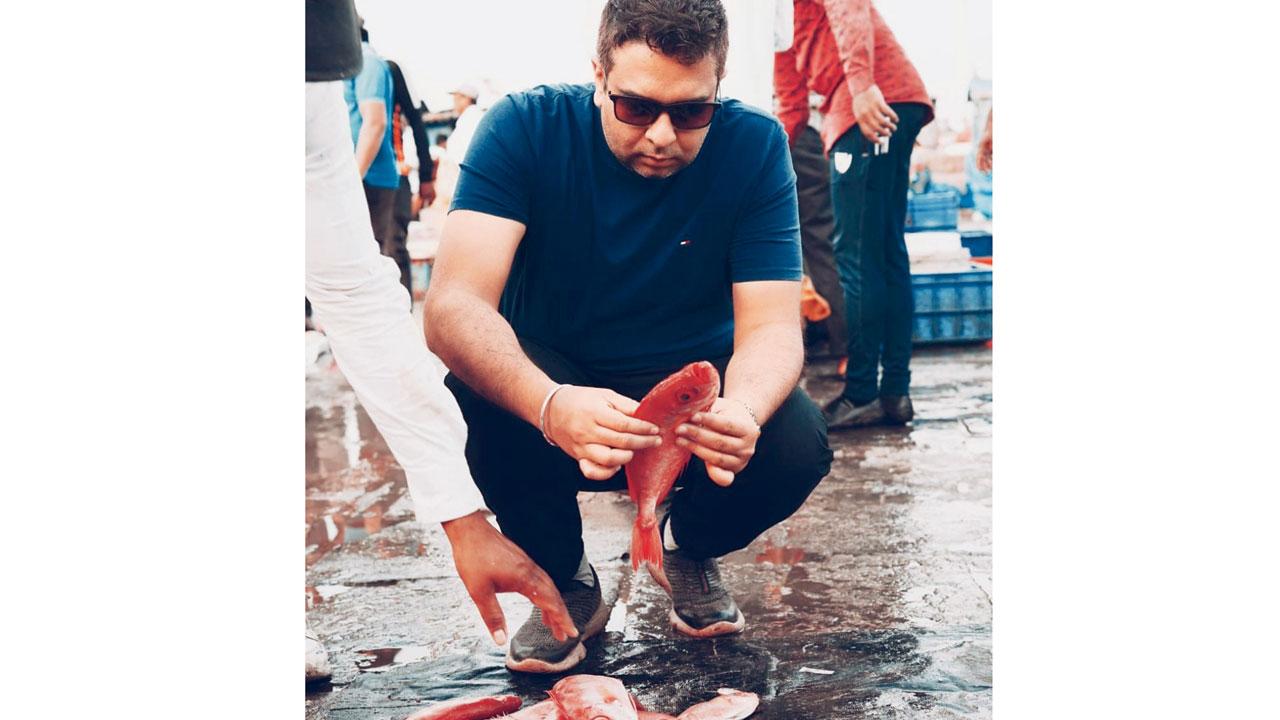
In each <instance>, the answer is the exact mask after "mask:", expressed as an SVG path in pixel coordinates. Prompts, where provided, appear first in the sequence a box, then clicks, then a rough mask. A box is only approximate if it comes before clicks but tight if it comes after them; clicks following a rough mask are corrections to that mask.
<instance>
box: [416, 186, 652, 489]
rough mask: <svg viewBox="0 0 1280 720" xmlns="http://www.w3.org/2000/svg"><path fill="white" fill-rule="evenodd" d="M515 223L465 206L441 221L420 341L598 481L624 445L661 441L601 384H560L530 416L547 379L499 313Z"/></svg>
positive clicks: (628, 450) (516, 234)
mask: <svg viewBox="0 0 1280 720" xmlns="http://www.w3.org/2000/svg"><path fill="white" fill-rule="evenodd" d="M524 231H525V226H524V224H523V223H520V222H517V221H515V220H510V219H507V218H502V217H496V216H493V215H487V214H484V213H480V212H475V211H470V210H454V211H453V212H451V213H449V216H448V217H447V218H446V219H445V225H444V231H443V233H442V236H441V239H440V249H439V251H438V253H437V255H436V261H435V264H434V265H433V267H432V273H431V286H430V287H429V288H428V290H427V299H426V308H425V312H424V316H425V317H424V320H425V324H426V335H427V346H428V347H429V348H430V349H431V351H432V352H434V353H436V355H437V356H439V357H440V359H441V360H442V361H444V364H445V365H446V366H447V367H448V368H449V370H450V371H451V372H452V373H453V374H454V375H456V376H458V378H459V379H461V380H462V381H463V382H464V383H466V384H467V385H468V386H469V387H471V388H472V389H473V390H475V391H476V392H477V393H479V394H480V395H482V396H484V397H485V398H487V399H488V400H489V401H490V402H492V403H494V404H496V405H498V406H499V407H502V408H505V409H506V410H508V411H510V412H511V413H512V414H513V415H515V416H516V417H518V418H520V419H522V420H524V421H525V422H527V423H529V424H530V425H532V426H533V427H535V428H539V429H540V430H543V431H544V432H545V433H546V435H547V437H549V438H550V439H551V440H552V441H553V442H554V443H555V444H556V445H557V446H559V447H560V448H561V449H562V450H563V451H564V452H565V453H567V454H568V455H569V456H570V457H573V458H574V459H575V460H577V461H578V466H579V468H580V469H581V470H582V474H583V475H585V476H586V477H588V478H591V479H594V480H607V479H608V478H610V477H612V476H613V475H614V473H616V472H617V471H618V469H619V468H621V467H622V465H624V464H626V463H628V462H630V461H631V457H632V454H633V453H632V451H633V450H636V449H640V448H646V447H653V446H655V445H658V444H659V443H660V442H661V440H660V438H658V437H657V433H658V428H657V426H655V425H653V424H651V423H647V422H645V421H643V420H637V419H635V418H632V417H630V414H631V413H634V412H635V410H636V408H637V407H638V406H639V403H637V402H636V401H635V400H633V399H631V398H628V397H625V396H623V395H620V394H618V393H616V392H614V391H612V390H608V389H606V388H591V387H577V386H565V387H563V388H561V389H560V390H559V391H558V392H556V393H555V395H554V397H552V400H551V402H550V404H549V405H548V406H547V413H546V423H545V427H543V423H542V418H541V417H540V416H539V413H540V411H541V409H542V404H543V402H544V400H545V399H546V397H547V395H548V393H550V392H551V391H552V390H553V389H555V388H556V385H557V383H555V382H554V381H553V380H551V378H549V377H548V376H547V374H546V373H544V372H543V371H542V370H541V369H539V368H538V366H537V365H534V364H533V361H531V360H530V359H529V358H528V356H527V355H525V354H524V351H523V350H522V349H521V347H520V342H519V340H518V339H517V338H516V334H515V331H514V330H512V328H511V325H510V324H509V323H507V321H506V319H505V318H503V317H502V315H501V314H499V313H498V300H499V299H500V298H501V296H502V289H503V287H504V286H505V284H506V281H507V275H508V274H509V273H510V271H511V263H512V260H513V259H514V257H515V252H516V248H517V247H518V246H519V244H520V240H521V238H523V237H524Z"/></svg>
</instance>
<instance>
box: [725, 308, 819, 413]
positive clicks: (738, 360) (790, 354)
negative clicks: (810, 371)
mask: <svg viewBox="0 0 1280 720" xmlns="http://www.w3.org/2000/svg"><path fill="white" fill-rule="evenodd" d="M803 367H804V341H803V336H802V334H801V332H800V330H799V328H798V327H797V325H796V324H795V323H792V322H779V323H770V324H766V325H761V326H759V327H756V328H754V329H752V330H750V331H749V332H748V333H747V334H746V335H745V336H743V337H741V338H739V339H738V340H737V341H736V342H735V347H734V349H733V358H732V359H730V360H729V367H728V369H727V370H726V371H725V378H724V396H725V398H727V399H730V400H736V401H738V402H741V403H744V404H746V405H747V406H748V407H750V408H751V410H752V411H753V412H755V415H756V421H757V422H758V423H760V424H761V425H764V424H765V422H767V421H768V419H769V418H770V417H771V416H772V415H773V413H774V411H775V410H777V409H778V407H780V406H781V405H782V403H783V402H784V401H785V400H786V399H787V396H788V395H790V394H791V391H792V389H794V388H795V386H796V383H797V382H798V381H799V380H800V371H801V370H802V369H803Z"/></svg>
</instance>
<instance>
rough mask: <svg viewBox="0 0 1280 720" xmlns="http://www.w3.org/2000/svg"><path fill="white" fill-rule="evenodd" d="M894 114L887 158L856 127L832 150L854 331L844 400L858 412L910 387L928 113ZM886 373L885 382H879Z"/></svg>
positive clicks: (911, 108)
mask: <svg viewBox="0 0 1280 720" xmlns="http://www.w3.org/2000/svg"><path fill="white" fill-rule="evenodd" d="M890 107H892V108H893V110H894V112H896V113H897V114H898V129H897V130H895V131H894V132H893V135H892V136H890V138H889V153H888V154H887V155H874V154H872V152H873V151H872V146H871V143H870V142H869V141H868V140H867V139H866V138H864V137H863V136H862V132H861V131H860V130H858V127H857V126H856V125H855V126H853V127H852V128H849V130H848V131H847V132H845V134H844V135H841V136H840V138H839V139H838V140H836V142H835V145H833V146H832V147H831V158H832V162H831V204H832V206H833V207H834V208H835V221H836V222H835V236H834V238H833V240H832V244H833V245H834V246H835V254H836V267H837V268H839V270H840V282H841V284H843V286H844V309H845V317H846V319H847V326H848V329H849V344H848V350H849V355H848V356H849V367H848V369H847V370H846V371H845V386H844V395H845V397H847V398H849V399H850V400H852V401H853V402H854V403H856V404H858V405H862V404H865V403H868V402H871V401H872V400H874V399H875V398H876V396H877V395H886V396H893V395H906V394H907V390H908V388H909V387H910V386H911V330H912V314H913V313H914V311H915V307H914V304H913V298H912V294H911V262H910V258H908V256H907V243H906V239H905V237H904V235H903V225H904V224H905V223H906V215H907V186H908V185H909V184H910V180H911V150H912V148H913V147H915V142H916V135H918V134H919V133H920V129H921V128H922V127H924V120H925V117H926V115H927V113H928V112H929V108H928V107H926V106H924V105H920V104H916V103H892V104H890ZM881 368H883V370H884V372H883V375H882V376H880V377H879V378H877V371H879V370H880V369H881ZM877 380H878V382H877Z"/></svg>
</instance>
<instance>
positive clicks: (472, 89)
mask: <svg viewBox="0 0 1280 720" xmlns="http://www.w3.org/2000/svg"><path fill="white" fill-rule="evenodd" d="M449 94H450V95H462V96H464V97H469V98H471V99H472V100H475V99H477V98H479V97H480V91H479V90H477V89H476V86H475V85H472V84H471V83H462V84H460V85H458V86H457V87H455V88H454V89H452V90H450V91H449Z"/></svg>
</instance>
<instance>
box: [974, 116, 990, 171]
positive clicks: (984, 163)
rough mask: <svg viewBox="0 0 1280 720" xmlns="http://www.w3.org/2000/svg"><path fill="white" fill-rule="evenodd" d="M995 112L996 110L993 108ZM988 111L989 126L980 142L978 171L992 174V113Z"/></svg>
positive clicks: (984, 129)
mask: <svg viewBox="0 0 1280 720" xmlns="http://www.w3.org/2000/svg"><path fill="white" fill-rule="evenodd" d="M992 110H994V108H992ZM992 110H988V111H987V126H986V127H985V128H983V130H982V139H981V140H980V141H978V163H977V164H978V169H979V170H981V171H982V172H984V173H990V172H991V168H992V151H993V145H992V135H991V113H992Z"/></svg>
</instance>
